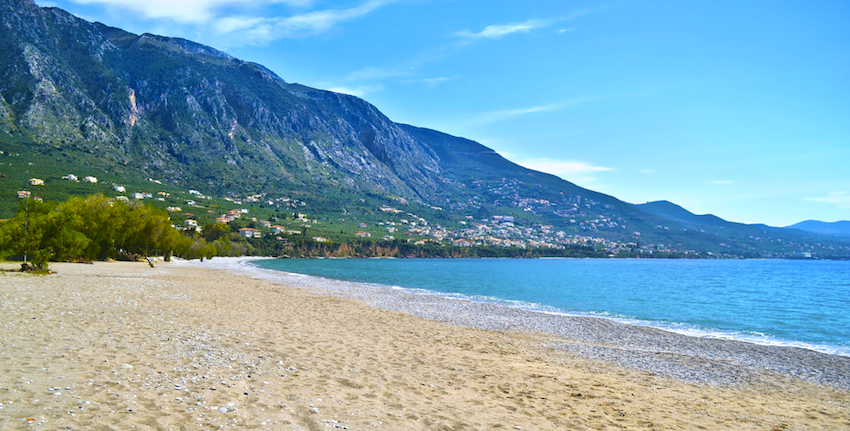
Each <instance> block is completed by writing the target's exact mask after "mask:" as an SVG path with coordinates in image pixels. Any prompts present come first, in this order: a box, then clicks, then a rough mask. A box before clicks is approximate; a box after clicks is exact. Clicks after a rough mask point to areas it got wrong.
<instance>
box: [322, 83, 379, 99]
mask: <svg viewBox="0 0 850 431" xmlns="http://www.w3.org/2000/svg"><path fill="white" fill-rule="evenodd" d="M383 89H384V86H383V85H362V86H359V87H354V88H351V87H332V88H328V91H333V92H334V93H343V94H348V95H351V96H357V97H364V96H366V95H367V94H371V93H377V92H379V91H381V90H383Z"/></svg>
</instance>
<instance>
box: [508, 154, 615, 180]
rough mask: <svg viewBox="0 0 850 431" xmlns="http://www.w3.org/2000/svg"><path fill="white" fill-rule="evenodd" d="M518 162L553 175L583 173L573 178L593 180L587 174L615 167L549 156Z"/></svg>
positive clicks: (610, 169) (567, 175)
mask: <svg viewBox="0 0 850 431" xmlns="http://www.w3.org/2000/svg"><path fill="white" fill-rule="evenodd" d="M516 163H517V164H519V165H521V166H525V167H526V168H529V169H534V170H535V171H540V172H546V173H549V174H552V175H557V176H559V177H561V178H565V179H566V178H568V177H569V178H571V177H576V176H579V175H581V176H580V177H578V178H573V179H574V180H576V181H581V182H585V183H587V182H592V181H595V180H596V178H593V177H589V176H587V174H589V173H592V172H608V171H613V170H614V168H607V167H603V166H595V165H593V164H590V163H587V162H581V161H574V160H554V159H548V158H539V159H527V160H519V161H516Z"/></svg>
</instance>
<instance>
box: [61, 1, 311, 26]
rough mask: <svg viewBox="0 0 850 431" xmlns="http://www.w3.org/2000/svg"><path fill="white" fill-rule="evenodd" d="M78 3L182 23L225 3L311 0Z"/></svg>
mask: <svg viewBox="0 0 850 431" xmlns="http://www.w3.org/2000/svg"><path fill="white" fill-rule="evenodd" d="M71 1H72V2H74V3H77V4H101V5H105V6H107V7H110V8H112V9H118V10H121V9H123V10H128V11H132V12H135V13H140V14H142V16H143V17H144V18H149V19H162V18H167V19H172V20H174V21H177V22H181V23H204V22H209V21H210V20H212V19H214V18H215V17H216V16H217V10H218V9H220V8H223V7H233V6H236V7H240V6H241V7H245V6H256V5H258V4H288V5H291V6H308V5H310V4H311V3H312V1H311V0H179V1H174V0H144V1H139V0H71Z"/></svg>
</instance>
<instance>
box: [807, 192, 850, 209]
mask: <svg viewBox="0 0 850 431" xmlns="http://www.w3.org/2000/svg"><path fill="white" fill-rule="evenodd" d="M803 200H806V201H810V202H824V203H828V204H834V205H837V206H838V207H839V208H847V209H850V193H847V192H833V193H830V194H829V195H827V196H822V197H812V198H803Z"/></svg>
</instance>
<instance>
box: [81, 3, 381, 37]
mask: <svg viewBox="0 0 850 431" xmlns="http://www.w3.org/2000/svg"><path fill="white" fill-rule="evenodd" d="M71 1H73V2H75V3H78V4H99V5H104V6H106V7H107V9H108V10H109V11H110V12H111V13H113V14H120V15H128V14H134V15H138V19H147V20H154V21H156V20H159V21H168V22H175V23H177V24H180V25H183V26H185V27H182V28H177V29H174V30H173V31H170V32H169V33H171V34H173V33H175V32H178V33H186V34H194V35H202V34H206V35H207V37H205V38H204V39H207V40H214V41H215V42H216V45H217V46H218V47H220V48H224V47H233V46H241V45H251V44H255V45H256V44H265V43H268V42H271V41H274V40H278V39H286V38H298V37H304V36H312V35H316V34H321V33H325V32H327V31H330V30H331V29H333V28H335V27H336V26H338V25H339V24H341V23H344V22H347V21H352V20H355V19H358V18H360V17H363V16H365V15H367V14H368V13H370V12H372V11H374V10H375V9H378V8H379V7H381V6H384V5H387V4H390V3H394V2H396V1H397V0H367V1H365V2H364V3H362V4H360V5H358V6H354V7H350V8H347V9H320V10H312V11H307V12H301V13H297V14H294V15H290V16H280V11H279V8H278V9H275V8H271V6H274V5H286V6H290V7H295V8H299V9H307V8H310V7H312V5H313V0H251V1H249V0H180V1H174V0H145V1H139V0H71ZM234 11H239V12H238V13H234ZM270 11H272V12H270ZM275 14H277V15H275Z"/></svg>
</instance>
